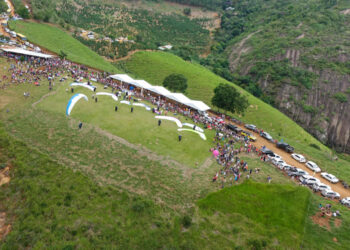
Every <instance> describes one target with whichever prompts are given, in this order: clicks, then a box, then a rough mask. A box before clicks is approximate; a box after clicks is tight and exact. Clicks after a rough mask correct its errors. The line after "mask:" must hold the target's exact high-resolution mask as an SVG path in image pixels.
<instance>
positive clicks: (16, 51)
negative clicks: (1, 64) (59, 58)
mask: <svg viewBox="0 0 350 250" xmlns="http://www.w3.org/2000/svg"><path fill="white" fill-rule="evenodd" d="M2 50H3V51H5V52H9V53H14V54H19V55H27V56H34V57H40V58H45V59H47V58H52V57H53V56H52V55H48V54H43V53H38V52H34V51H30V50H25V49H21V48H13V49H5V48H2Z"/></svg>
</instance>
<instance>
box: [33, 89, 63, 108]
mask: <svg viewBox="0 0 350 250" xmlns="http://www.w3.org/2000/svg"><path fill="white" fill-rule="evenodd" d="M56 93H57V91H56V90H55V91H52V92H49V93H47V94H45V95H43V96H42V97H41V98H40V99H39V100H37V101H36V102H34V103H32V107H33V108H34V107H35V106H36V105H37V104H39V103H40V102H42V101H44V100H45V98H47V97H49V96H51V95H54V94H56Z"/></svg>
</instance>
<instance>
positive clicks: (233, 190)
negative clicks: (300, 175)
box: [198, 181, 310, 246]
mask: <svg viewBox="0 0 350 250" xmlns="http://www.w3.org/2000/svg"><path fill="white" fill-rule="evenodd" d="M309 196H310V192H309V190H307V189H305V188H300V187H295V186H292V185H290V186H286V185H277V184H275V185H269V184H262V183H254V182H248V181H247V182H245V183H243V184H241V185H239V186H234V187H230V188H225V189H223V190H221V191H218V192H216V193H211V194H209V195H208V196H207V197H206V198H205V199H203V200H200V201H198V206H199V207H200V208H201V209H202V210H203V211H206V212H211V213H213V212H221V213H223V214H235V213H238V214H242V215H243V216H245V217H248V218H249V219H251V220H253V221H255V222H256V223H257V224H260V225H261V226H263V227H264V228H265V229H266V236H267V235H269V233H272V231H275V232H278V236H277V238H278V239H279V240H282V239H283V240H284V241H285V242H286V243H287V244H288V243H289V244H290V245H294V246H298V245H300V243H301V240H302V235H303V230H304V226H305V217H306V214H307V213H308V206H309ZM271 211H275V212H274V213H271ZM265 240H266V241H268V237H266V238H265Z"/></svg>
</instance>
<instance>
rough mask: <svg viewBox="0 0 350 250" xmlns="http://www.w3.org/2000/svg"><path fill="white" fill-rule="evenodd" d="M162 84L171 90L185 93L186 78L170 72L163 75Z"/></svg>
mask: <svg viewBox="0 0 350 250" xmlns="http://www.w3.org/2000/svg"><path fill="white" fill-rule="evenodd" d="M163 86H164V87H166V88H167V89H169V90H170V91H173V92H182V93H185V92H186V89H187V79H186V77H184V76H183V75H181V74H171V75H168V76H167V77H165V79H164V81H163Z"/></svg>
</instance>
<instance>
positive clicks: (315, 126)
mask: <svg viewBox="0 0 350 250" xmlns="http://www.w3.org/2000/svg"><path fill="white" fill-rule="evenodd" d="M233 7H234V8H235V9H234V10H231V11H225V12H224V13H223V16H222V28H221V29H220V30H219V31H218V32H217V33H216V44H215V45H214V46H213V47H212V52H213V55H211V56H209V57H208V58H207V59H203V61H202V63H203V64H205V65H208V66H209V67H211V68H212V70H213V71H214V72H216V73H218V74H220V75H222V76H224V77H225V78H227V79H231V80H234V81H235V82H237V83H238V84H240V86H242V87H243V88H245V89H247V90H249V91H250V92H251V93H253V94H254V95H256V96H258V97H260V98H261V99H263V100H264V101H266V102H268V103H271V104H272V105H273V106H275V107H277V108H278V109H280V110H281V111H283V112H284V113H285V114H287V115H288V116H289V117H291V118H292V119H293V120H295V121H297V122H298V123H299V124H300V125H301V126H303V127H304V128H305V129H307V130H308V131H309V132H310V133H312V134H313V135H314V136H316V137H317V138H318V139H319V140H321V141H322V142H324V143H326V144H328V145H330V146H331V147H333V148H336V149H337V150H339V151H346V152H350V133H349V131H350V70H349V69H350V67H349V62H348V61H349V59H350V43H349V41H348V37H349V33H350V28H349V25H348V24H349V22H350V15H349V14H350V2H349V1H344V0H338V1H337V0H301V1H290V0H278V1H277V0H276V1H275V0H270V1H262V0H246V1H237V2H233ZM225 61H226V63H223V62H225ZM227 61H228V62H227ZM256 83H257V84H256Z"/></svg>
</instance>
